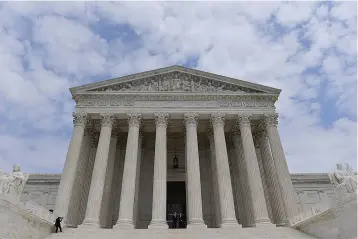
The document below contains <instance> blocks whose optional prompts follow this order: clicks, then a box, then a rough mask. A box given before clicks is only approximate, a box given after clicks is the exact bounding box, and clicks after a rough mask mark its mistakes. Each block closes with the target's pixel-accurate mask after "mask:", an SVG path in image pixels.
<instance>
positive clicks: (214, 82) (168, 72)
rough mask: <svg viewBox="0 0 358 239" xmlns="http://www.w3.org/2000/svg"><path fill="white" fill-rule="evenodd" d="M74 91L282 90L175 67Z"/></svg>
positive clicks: (198, 91)
mask: <svg viewBox="0 0 358 239" xmlns="http://www.w3.org/2000/svg"><path fill="white" fill-rule="evenodd" d="M70 91H71V93H72V94H76V93H91V92H93V93H94V92H158V93H160V92H163V93H165V92H173V93H175V92H183V93H196V94H200V93H238V94H240V93H263V94H265V93H266V94H279V93H280V91H281V90H279V89H275V88H271V87H267V86H263V85H259V84H254V83H250V82H246V81H241V80H238V79H233V78H229V77H224V76H220V75H215V74H212V73H208V72H203V71H199V70H194V69H189V68H184V67H180V66H172V67H166V68H162V69H158V70H153V71H147V72H143V73H138V74H133V75H128V76H123V77H119V78H115V79H111V80H106V81H102V82H96V83H92V84H88V85H83V86H79V87H74V88H71V89H70Z"/></svg>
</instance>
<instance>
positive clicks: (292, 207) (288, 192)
mask: <svg viewBox="0 0 358 239" xmlns="http://www.w3.org/2000/svg"><path fill="white" fill-rule="evenodd" d="M277 118H278V115H277V114H266V115H264V121H263V122H264V125H265V128H266V131H267V135H268V139H269V142H270V146H271V152H272V156H273V159H274V163H275V167H276V171H277V178H278V182H279V185H280V191H281V195H282V201H283V205H284V208H285V213H286V219H287V220H290V219H291V218H292V217H293V216H295V215H296V213H297V205H296V200H295V194H294V193H295V192H294V190H293V186H292V181H291V176H290V173H289V170H288V166H287V162H286V158H285V154H284V151H283V148H282V144H281V140H280V136H279V134H278V130H277Z"/></svg>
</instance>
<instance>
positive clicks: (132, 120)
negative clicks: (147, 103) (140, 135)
mask: <svg viewBox="0 0 358 239" xmlns="http://www.w3.org/2000/svg"><path fill="white" fill-rule="evenodd" d="M127 116H128V125H129V126H137V127H140V125H141V123H142V114H141V113H128V114H127Z"/></svg>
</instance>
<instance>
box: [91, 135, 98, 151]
mask: <svg viewBox="0 0 358 239" xmlns="http://www.w3.org/2000/svg"><path fill="white" fill-rule="evenodd" d="M98 140H99V133H97V132H94V133H93V134H92V141H91V143H92V145H91V146H92V148H96V147H97V146H98Z"/></svg>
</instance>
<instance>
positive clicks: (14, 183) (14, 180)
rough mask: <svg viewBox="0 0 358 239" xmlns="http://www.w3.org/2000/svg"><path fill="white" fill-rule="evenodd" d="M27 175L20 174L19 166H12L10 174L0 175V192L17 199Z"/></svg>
mask: <svg viewBox="0 0 358 239" xmlns="http://www.w3.org/2000/svg"><path fill="white" fill-rule="evenodd" d="M28 177H29V174H25V173H23V172H21V170H20V165H18V164H15V165H14V166H13V170H12V173H10V174H8V175H6V174H4V173H1V175H0V186H1V188H0V192H1V193H4V194H9V195H11V196H13V197H15V198H17V199H19V198H20V196H21V193H22V191H23V189H24V186H25V183H26V181H27V179H28Z"/></svg>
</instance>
